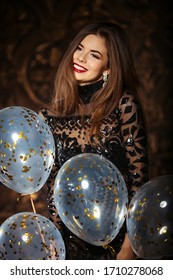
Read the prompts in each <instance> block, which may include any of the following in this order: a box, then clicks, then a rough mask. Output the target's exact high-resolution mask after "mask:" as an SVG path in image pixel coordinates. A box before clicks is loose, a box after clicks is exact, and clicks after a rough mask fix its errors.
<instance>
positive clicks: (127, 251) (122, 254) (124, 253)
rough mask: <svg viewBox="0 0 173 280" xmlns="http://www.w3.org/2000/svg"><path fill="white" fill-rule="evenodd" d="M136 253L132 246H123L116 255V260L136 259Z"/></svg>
mask: <svg viewBox="0 0 173 280" xmlns="http://www.w3.org/2000/svg"><path fill="white" fill-rule="evenodd" d="M134 259H135V254H134V252H133V250H132V248H122V249H121V250H120V251H119V253H118V254H117V256H116V260H134Z"/></svg>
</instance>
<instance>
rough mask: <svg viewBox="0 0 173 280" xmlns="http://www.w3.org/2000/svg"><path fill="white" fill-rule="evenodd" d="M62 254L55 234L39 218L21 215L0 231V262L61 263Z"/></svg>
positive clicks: (55, 231)
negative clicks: (56, 261) (52, 261)
mask: <svg viewBox="0 0 173 280" xmlns="http://www.w3.org/2000/svg"><path fill="white" fill-rule="evenodd" d="M65 252H66V251H65V245H64V241H63V239H62V236H61V234H60V232H59V230H58V229H57V228H56V227H55V225H54V224H53V223H52V222H51V221H50V220H48V219H47V218H45V217H43V216H41V215H39V214H35V213H33V212H21V213H18V214H15V215H13V216H11V217H9V218H8V219H7V220H5V222H4V223H3V224H2V225H1V227H0V260H64V259H65Z"/></svg>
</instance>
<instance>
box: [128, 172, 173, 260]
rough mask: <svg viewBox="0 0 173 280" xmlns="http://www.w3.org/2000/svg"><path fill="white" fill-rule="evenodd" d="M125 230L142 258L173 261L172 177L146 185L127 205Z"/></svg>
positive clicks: (134, 248) (162, 178)
mask: <svg viewBox="0 0 173 280" xmlns="http://www.w3.org/2000/svg"><path fill="white" fill-rule="evenodd" d="M126 221H127V231H128V235H129V239H130V242H131V245H132V248H133V250H134V252H135V253H136V255H137V256H138V257H139V258H142V259H167V258H168V259H169V258H172V259H173V175H164V176H159V177H156V178H154V179H152V180H151V181H148V182H147V183H145V184H144V185H143V186H142V187H141V188H140V189H139V191H138V192H137V193H136V194H135V196H134V197H133V199H132V201H131V202H130V205H129V210H128V216H127V220H126Z"/></svg>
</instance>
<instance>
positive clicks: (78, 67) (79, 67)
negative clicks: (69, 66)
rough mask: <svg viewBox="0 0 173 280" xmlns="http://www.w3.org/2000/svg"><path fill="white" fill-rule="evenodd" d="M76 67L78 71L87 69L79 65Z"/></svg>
mask: <svg viewBox="0 0 173 280" xmlns="http://www.w3.org/2000/svg"><path fill="white" fill-rule="evenodd" d="M74 66H75V68H76V69H78V70H85V68H83V67H81V66H79V65H77V64H74Z"/></svg>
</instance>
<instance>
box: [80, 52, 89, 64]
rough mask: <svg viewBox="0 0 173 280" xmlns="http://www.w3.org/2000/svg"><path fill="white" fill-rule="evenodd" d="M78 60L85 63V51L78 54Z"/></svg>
mask: <svg viewBox="0 0 173 280" xmlns="http://www.w3.org/2000/svg"><path fill="white" fill-rule="evenodd" d="M78 60H79V61H80V62H84V63H85V62H86V60H87V57H86V54H85V53H81V54H79V56H78Z"/></svg>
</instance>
